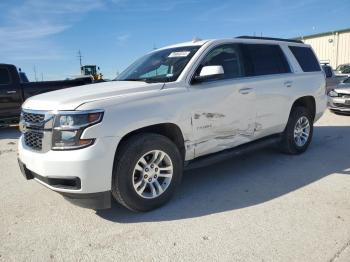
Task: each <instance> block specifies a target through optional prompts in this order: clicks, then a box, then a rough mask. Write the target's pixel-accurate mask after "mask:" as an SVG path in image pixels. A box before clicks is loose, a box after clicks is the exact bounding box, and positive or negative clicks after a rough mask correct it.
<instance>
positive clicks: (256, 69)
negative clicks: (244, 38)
mask: <svg viewBox="0 0 350 262" xmlns="http://www.w3.org/2000/svg"><path fill="white" fill-rule="evenodd" d="M240 46H241V49H242V53H243V56H244V62H245V73H246V76H261V75H273V74H283V73H290V72H291V70H290V67H289V64H288V61H287V59H286V57H285V55H284V53H283V51H282V49H281V47H280V46H279V45H267V44H241V45H240Z"/></svg>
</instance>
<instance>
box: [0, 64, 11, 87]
mask: <svg viewBox="0 0 350 262" xmlns="http://www.w3.org/2000/svg"><path fill="white" fill-rule="evenodd" d="M10 82H11V78H10V73H9V71H8V70H7V68H3V67H0V85H8V84H10Z"/></svg>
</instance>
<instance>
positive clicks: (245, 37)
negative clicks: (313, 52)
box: [236, 35, 304, 44]
mask: <svg viewBox="0 0 350 262" xmlns="http://www.w3.org/2000/svg"><path fill="white" fill-rule="evenodd" d="M236 38H242V39H259V40H275V41H283V42H291V43H299V44H304V42H303V41H301V40H295V39H285V38H273V37H262V36H261V37H260V36H247V35H242V36H238V37H236Z"/></svg>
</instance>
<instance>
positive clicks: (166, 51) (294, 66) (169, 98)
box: [18, 37, 327, 211]
mask: <svg viewBox="0 0 350 262" xmlns="http://www.w3.org/2000/svg"><path fill="white" fill-rule="evenodd" d="M326 104H327V98H326V94H325V76H324V73H323V72H322V71H321V68H320V65H319V62H318V60H317V58H316V56H315V54H314V52H313V51H312V49H311V47H310V46H308V45H305V44H303V43H302V42H299V41H292V40H284V39H274V38H256V37H238V38H233V39H223V40H207V41H202V40H194V41H192V42H188V43H182V44H177V45H173V46H168V47H165V48H161V49H158V50H155V51H152V52H151V53H149V54H147V55H145V56H144V57H142V58H140V59H139V60H137V61H136V62H135V63H133V64H132V65H131V66H130V67H128V68H127V69H126V70H125V71H124V72H123V73H121V74H120V75H119V77H118V78H117V79H116V80H115V81H111V82H106V83H99V84H95V85H85V86H79V87H74V88H70V89H65V90H60V91H54V92H50V93H46V94H42V95H38V96H35V97H32V98H30V99H28V100H27V101H26V102H25V103H24V105H23V107H22V113H21V121H20V128H21V130H22V133H23V134H22V136H21V137H20V140H19V156H18V161H19V165H20V168H21V171H22V173H23V174H24V175H25V177H26V178H27V179H35V180H36V181H37V182H39V183H41V184H43V185H44V186H46V187H48V188H50V189H52V190H54V191H56V192H58V193H60V194H62V195H63V196H64V197H65V198H67V199H68V200H70V201H71V202H73V203H75V204H77V205H80V206H83V207H89V208H92V209H101V208H108V207H110V205H111V201H112V199H115V200H116V201H118V202H119V203H120V204H122V205H124V206H125V207H127V208H129V209H131V210H134V211H148V210H152V209H154V208H157V207H159V206H160V205H162V204H164V203H165V202H167V201H168V200H169V199H170V197H171V196H172V195H173V193H174V192H175V190H176V188H177V187H178V186H179V184H180V181H181V177H182V173H183V169H184V168H186V167H191V166H192V167H197V166H202V165H205V164H209V163H212V162H214V161H217V160H221V159H223V158H228V157H232V156H234V155H236V154H238V153H242V152H246V151H248V150H250V149H254V150H255V149H256V148H258V147H261V146H266V145H270V144H277V145H278V146H279V148H280V149H281V150H282V151H283V152H285V153H288V154H300V153H302V152H304V151H305V150H306V149H307V147H308V146H309V144H310V142H311V139H312V134H313V123H314V122H315V121H316V120H318V119H319V118H320V117H321V115H322V113H323V112H324V110H325V108H326ZM213 175H215V174H213Z"/></svg>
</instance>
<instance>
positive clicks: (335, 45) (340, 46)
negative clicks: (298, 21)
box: [298, 28, 350, 68]
mask: <svg viewBox="0 0 350 262" xmlns="http://www.w3.org/2000/svg"><path fill="white" fill-rule="evenodd" d="M298 39H300V40H302V41H304V42H305V43H306V44H309V45H311V46H312V48H313V49H314V50H315V52H316V55H317V57H318V59H319V60H320V61H321V62H328V63H329V64H330V65H331V66H332V67H333V68H336V67H337V66H339V65H341V64H348V63H350V28H347V29H342V30H338V31H333V32H326V33H320V34H314V35H307V36H302V37H299V38H298Z"/></svg>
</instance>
